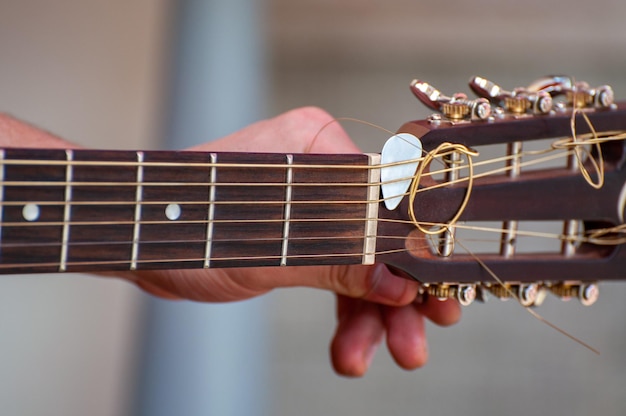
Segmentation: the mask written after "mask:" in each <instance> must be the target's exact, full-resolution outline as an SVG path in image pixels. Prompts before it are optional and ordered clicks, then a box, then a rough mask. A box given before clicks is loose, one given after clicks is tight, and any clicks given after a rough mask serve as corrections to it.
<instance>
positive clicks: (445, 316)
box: [416, 296, 461, 326]
mask: <svg viewBox="0 0 626 416" xmlns="http://www.w3.org/2000/svg"><path fill="white" fill-rule="evenodd" d="M416 308H417V310H418V311H420V313H422V314H423V315H424V316H425V317H427V318H428V319H430V320H431V321H433V322H434V323H435V324H437V325H441V326H449V325H453V324H455V323H457V322H458V321H459V320H460V319H461V305H459V302H457V301H456V300H453V299H443V300H440V299H437V298H435V297H433V296H427V297H426V298H425V300H424V302H423V303H416Z"/></svg>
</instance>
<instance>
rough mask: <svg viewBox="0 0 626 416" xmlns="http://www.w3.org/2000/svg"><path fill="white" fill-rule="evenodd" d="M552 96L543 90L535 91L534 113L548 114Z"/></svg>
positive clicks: (550, 108)
mask: <svg viewBox="0 0 626 416" xmlns="http://www.w3.org/2000/svg"><path fill="white" fill-rule="evenodd" d="M552 103H553V102H552V96H551V95H550V94H548V93H547V92H545V91H540V92H538V93H537V98H536V100H535V106H534V109H535V113H537V114H548V113H549V112H550V110H552Z"/></svg>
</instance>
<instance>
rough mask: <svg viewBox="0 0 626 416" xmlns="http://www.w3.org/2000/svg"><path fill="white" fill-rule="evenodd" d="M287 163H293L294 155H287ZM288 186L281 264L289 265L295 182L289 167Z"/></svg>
mask: <svg viewBox="0 0 626 416" xmlns="http://www.w3.org/2000/svg"><path fill="white" fill-rule="evenodd" d="M286 157H287V165H291V164H292V163H293V155H287V156H286ZM286 176H287V187H286V189H285V204H284V210H283V220H284V221H283V242H282V248H281V259H280V265H281V266H286V265H287V249H288V248H289V219H290V218H291V192H292V188H291V183H292V182H293V169H292V168H291V167H289V168H287V172H286Z"/></svg>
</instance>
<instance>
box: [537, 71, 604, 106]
mask: <svg viewBox="0 0 626 416" xmlns="http://www.w3.org/2000/svg"><path fill="white" fill-rule="evenodd" d="M528 90H529V91H536V92H547V93H548V94H550V95H551V96H552V97H556V96H564V97H565V102H566V105H567V106H568V107H573V108H589V107H593V108H599V109H604V108H609V107H611V106H612V105H613V101H614V95H613V88H611V87H610V86H609V85H601V86H599V87H595V88H592V87H590V86H589V84H587V83H586V82H583V81H576V80H574V78H573V77H570V76H566V75H553V76H548V77H543V78H539V79H538V80H537V81H535V82H533V83H532V84H531V85H530V86H529V87H528Z"/></svg>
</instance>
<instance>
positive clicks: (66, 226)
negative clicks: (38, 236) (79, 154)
mask: <svg viewBox="0 0 626 416" xmlns="http://www.w3.org/2000/svg"><path fill="white" fill-rule="evenodd" d="M65 154H66V155H67V156H66V157H67V160H68V162H69V161H71V160H72V159H73V157H74V154H73V152H72V151H71V150H66V151H65ZM73 176H74V172H73V167H72V165H71V163H68V164H67V166H66V169H65V178H66V183H67V185H66V186H65V206H64V208H63V231H62V237H61V264H60V265H59V271H60V272H64V271H65V270H66V267H67V250H68V241H69V233H70V218H71V212H72V205H71V201H72V179H73Z"/></svg>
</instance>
